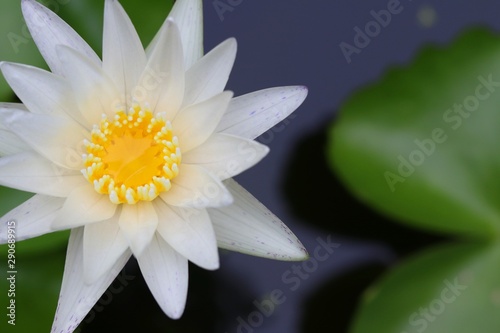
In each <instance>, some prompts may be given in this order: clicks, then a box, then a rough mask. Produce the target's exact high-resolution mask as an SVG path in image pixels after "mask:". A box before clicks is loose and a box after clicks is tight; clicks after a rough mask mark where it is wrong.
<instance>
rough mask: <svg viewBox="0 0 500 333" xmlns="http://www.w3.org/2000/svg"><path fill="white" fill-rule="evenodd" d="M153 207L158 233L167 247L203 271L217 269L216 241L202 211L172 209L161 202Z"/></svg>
mask: <svg viewBox="0 0 500 333" xmlns="http://www.w3.org/2000/svg"><path fill="white" fill-rule="evenodd" d="M154 204H155V208H156V211H157V212H158V216H159V222H158V233H159V234H160V235H161V236H162V237H163V239H165V240H166V241H167V243H168V244H169V245H170V246H172V247H173V248H174V249H175V250H176V251H177V252H179V253H180V254H182V255H183V256H184V257H186V258H187V259H188V260H189V261H191V262H193V263H195V264H196V265H198V266H200V267H202V268H205V269H211V270H212V269H217V268H219V253H218V251H217V240H216V238H215V233H214V229H213V227H212V223H211V222H210V217H209V216H208V213H207V211H206V210H205V209H193V208H177V207H172V206H169V205H167V204H166V203H164V202H162V201H161V200H156V201H155V202H154Z"/></svg>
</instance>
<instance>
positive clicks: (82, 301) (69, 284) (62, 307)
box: [51, 228, 134, 333]
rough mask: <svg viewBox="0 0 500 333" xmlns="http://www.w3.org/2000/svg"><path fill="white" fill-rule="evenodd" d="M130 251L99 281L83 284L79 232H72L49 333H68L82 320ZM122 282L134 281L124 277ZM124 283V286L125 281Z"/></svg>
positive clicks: (81, 250) (75, 230) (78, 230)
mask: <svg viewBox="0 0 500 333" xmlns="http://www.w3.org/2000/svg"><path fill="white" fill-rule="evenodd" d="M130 255H131V254H130V251H126V252H125V253H124V254H122V255H121V257H120V258H118V259H117V260H116V262H115V263H114V265H113V266H112V267H111V269H110V270H109V273H107V274H104V275H103V276H102V277H101V278H100V279H98V280H97V281H95V282H94V283H92V284H87V283H85V281H84V274H83V228H77V229H73V230H72V231H71V236H70V238H69V243H68V250H67V255H66V263H65V265H64V276H63V281H62V286H61V293H60V296H59V302H58V305H57V310H56V315H55V320H54V323H53V324H52V331H51V332H53V333H60V332H65V333H71V332H73V331H74V330H76V328H77V327H78V325H79V324H80V322H81V321H82V320H83V319H84V318H85V316H86V315H87V313H88V312H89V311H90V310H91V309H92V307H93V306H94V304H95V303H96V302H97V301H98V300H99V298H100V297H101V295H102V294H103V293H104V292H105V291H106V289H107V288H108V286H109V285H110V284H111V283H112V282H113V280H114V279H115V277H116V276H117V275H118V273H120V271H121V270H122V268H123V267H124V266H125V264H126V263H127V261H128V259H129V258H130ZM121 276H123V280H127V279H131V278H134V277H133V276H127V275H125V274H123V275H121ZM125 283H128V282H127V281H125Z"/></svg>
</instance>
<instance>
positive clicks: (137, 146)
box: [82, 106, 181, 204]
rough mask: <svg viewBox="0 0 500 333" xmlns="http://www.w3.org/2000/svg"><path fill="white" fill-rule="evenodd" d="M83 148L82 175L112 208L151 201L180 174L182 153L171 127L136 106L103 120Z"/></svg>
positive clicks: (163, 120)
mask: <svg viewBox="0 0 500 333" xmlns="http://www.w3.org/2000/svg"><path fill="white" fill-rule="evenodd" d="M84 145H85V148H86V150H87V154H86V155H84V156H83V163H84V165H85V169H83V170H82V173H83V175H84V176H85V178H86V179H87V180H88V181H89V182H90V183H91V184H93V185H94V189H95V190H96V191H97V192H98V193H102V194H107V195H109V199H110V200H111V202H113V203H115V204H120V203H128V204H134V203H136V202H138V201H139V200H145V201H151V200H153V199H155V198H156V197H157V196H158V195H159V194H160V193H161V192H163V191H168V190H169V189H170V187H171V183H170V180H172V179H173V178H174V177H176V176H177V174H178V173H179V165H180V163H181V150H180V148H179V142H178V139H177V137H176V136H174V135H173V134H172V125H171V124H170V122H169V121H168V120H166V119H164V117H162V115H153V113H152V112H151V111H149V110H144V109H142V108H141V107H140V106H135V107H134V108H133V109H131V110H130V111H129V112H128V113H125V112H124V111H118V112H116V114H115V116H114V119H112V120H110V119H108V118H107V117H106V116H105V115H103V118H102V120H101V122H100V123H99V126H97V125H96V126H94V129H93V130H92V132H91V141H88V140H85V142H84Z"/></svg>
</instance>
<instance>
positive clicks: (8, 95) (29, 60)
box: [0, 0, 44, 101]
mask: <svg viewBox="0 0 500 333" xmlns="http://www.w3.org/2000/svg"><path fill="white" fill-rule="evenodd" d="M0 61H12V62H19V63H24V64H29V65H33V66H37V67H40V66H43V65H44V61H43V58H42V56H41V55H40V52H38V49H37V48H36V46H35V43H34V42H33V39H32V38H31V36H30V34H29V31H28V29H27V27H26V23H25V22H24V19H23V17H22V14H21V2H20V1H19V0H7V1H2V3H1V4H0ZM13 96H14V95H13V92H12V90H11V89H10V87H9V85H8V84H7V82H6V81H5V79H4V78H3V76H2V75H0V101H10V100H12V98H13Z"/></svg>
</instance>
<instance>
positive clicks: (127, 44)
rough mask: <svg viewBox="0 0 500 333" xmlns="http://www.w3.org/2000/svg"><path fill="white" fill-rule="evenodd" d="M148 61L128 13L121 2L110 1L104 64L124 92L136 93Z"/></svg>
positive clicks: (105, 25)
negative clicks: (135, 88) (133, 91)
mask: <svg viewBox="0 0 500 333" xmlns="http://www.w3.org/2000/svg"><path fill="white" fill-rule="evenodd" d="M146 60H147V59H146V53H145V52H144V47H143V46H142V44H141V40H140V39H139V36H138V35H137V32H136V31H135V28H134V26H133V24H132V22H131V21H130V18H129V17H128V16H127V13H125V10H124V9H123V7H122V6H121V5H120V3H119V2H118V1H116V0H106V2H105V8H104V37H103V45H102V62H103V65H102V66H103V69H104V71H105V72H106V74H107V75H108V76H109V77H110V78H111V79H112V80H113V81H114V83H115V85H116V87H117V89H118V91H119V93H120V94H121V95H123V96H128V95H129V94H130V93H131V92H132V90H133V89H134V87H135V86H136V85H137V83H138V82H139V78H140V76H141V74H142V71H143V70H144V67H145V66H146Z"/></svg>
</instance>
